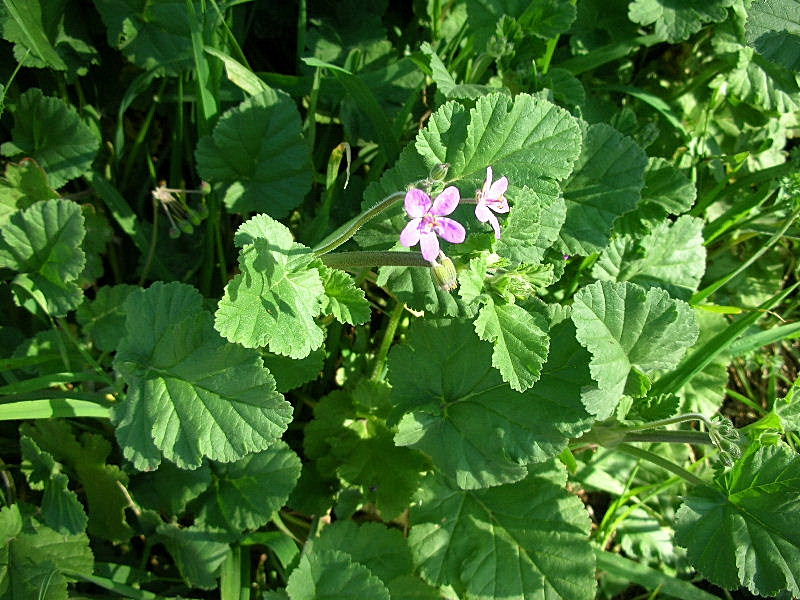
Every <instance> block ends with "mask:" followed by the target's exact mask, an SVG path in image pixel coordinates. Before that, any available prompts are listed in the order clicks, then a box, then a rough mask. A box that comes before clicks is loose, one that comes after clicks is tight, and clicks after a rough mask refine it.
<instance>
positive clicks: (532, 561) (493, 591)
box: [409, 461, 595, 600]
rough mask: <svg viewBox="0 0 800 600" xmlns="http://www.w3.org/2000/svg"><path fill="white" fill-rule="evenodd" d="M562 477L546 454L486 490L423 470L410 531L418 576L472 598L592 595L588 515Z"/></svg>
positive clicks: (567, 599) (583, 599)
mask: <svg viewBox="0 0 800 600" xmlns="http://www.w3.org/2000/svg"><path fill="white" fill-rule="evenodd" d="M565 482H566V477H565V474H564V471H563V468H560V467H558V466H557V465H556V464H554V463H553V462H552V461H551V462H547V463H542V464H538V465H535V466H531V468H530V473H529V474H528V475H527V477H525V478H524V479H523V480H521V481H519V482H517V483H511V484H506V485H501V486H498V487H494V488H491V489H488V490H462V489H458V488H457V487H455V486H453V485H452V484H451V483H450V482H449V481H448V479H447V478H446V477H444V476H442V474H437V475H429V476H428V477H426V479H425V481H424V483H423V487H422V489H421V490H420V492H419V494H418V501H417V503H416V506H415V507H414V508H413V509H412V513H411V521H412V523H413V526H412V527H411V533H410V534H409V545H410V546H411V551H412V553H413V556H414V561H415V563H417V565H418V566H419V569H420V573H421V575H422V577H423V578H424V579H425V580H426V581H428V582H429V583H430V584H432V585H452V586H453V587H454V588H455V589H456V591H457V592H458V594H459V597H462V598H466V599H470V600H472V599H475V600H484V599H486V600H488V599H490V598H536V599H539V600H544V599H545V598H548V599H554V600H555V599H563V600H590V599H592V598H594V593H595V580H594V571H595V560H594V554H593V552H592V547H591V545H590V544H589V540H588V535H589V529H590V521H589V517H588V515H587V514H586V511H585V510H584V508H583V504H582V503H581V501H580V500H579V499H578V498H577V497H576V496H574V495H572V494H570V493H569V492H568V491H566V490H565V489H564V484H565Z"/></svg>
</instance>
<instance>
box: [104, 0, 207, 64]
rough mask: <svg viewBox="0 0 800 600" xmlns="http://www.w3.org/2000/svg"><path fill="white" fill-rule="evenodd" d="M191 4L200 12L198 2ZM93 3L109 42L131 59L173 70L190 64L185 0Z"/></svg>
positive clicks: (191, 60) (188, 28) (189, 33)
mask: <svg viewBox="0 0 800 600" xmlns="http://www.w3.org/2000/svg"><path fill="white" fill-rule="evenodd" d="M193 4H194V11H195V14H196V15H198V16H202V15H203V14H204V11H203V10H202V8H201V3H200V2H198V1H197V0H194V1H193ZM94 5H95V6H96V7H97V12H99V13H100V17H101V18H102V19H103V23H104V24H105V26H106V30H107V31H106V33H107V36H108V43H109V45H110V46H112V47H114V48H118V49H119V50H120V51H121V52H122V53H123V54H124V55H125V56H126V58H127V59H128V60H130V61H131V62H132V63H135V64H137V65H139V66H140V67H142V68H143V69H145V70H150V69H161V70H164V71H167V72H168V73H173V74H174V73H179V72H180V71H181V70H183V69H186V68H189V67H191V66H192V65H193V59H192V40H191V37H190V35H191V32H190V21H189V18H190V17H189V13H188V11H187V10H186V0H159V1H158V2H151V1H149V0H95V3H94ZM209 12H210V13H211V14H213V12H211V11H209Z"/></svg>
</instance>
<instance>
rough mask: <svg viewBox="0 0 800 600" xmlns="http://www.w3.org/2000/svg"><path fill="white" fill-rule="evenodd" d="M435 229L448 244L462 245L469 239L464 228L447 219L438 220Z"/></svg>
mask: <svg viewBox="0 0 800 600" xmlns="http://www.w3.org/2000/svg"><path fill="white" fill-rule="evenodd" d="M433 228H434V229H435V230H436V233H438V234H439V235H440V236H442V237H443V238H444V239H446V240H447V241H448V242H452V243H454V244H460V243H461V242H463V241H464V239H465V238H466V237H467V231H466V229H464V226H463V225H462V224H461V223H459V222H458V221H454V220H453V219H448V218H447V217H445V218H443V219H436V225H434V226H433Z"/></svg>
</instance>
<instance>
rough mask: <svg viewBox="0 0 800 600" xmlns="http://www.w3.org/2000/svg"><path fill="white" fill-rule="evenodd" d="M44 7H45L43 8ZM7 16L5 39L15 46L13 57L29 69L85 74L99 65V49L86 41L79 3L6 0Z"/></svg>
mask: <svg viewBox="0 0 800 600" xmlns="http://www.w3.org/2000/svg"><path fill="white" fill-rule="evenodd" d="M42 4H44V6H42ZM4 5H5V9H6V10H7V11H8V16H7V17H6V18H5V22H4V23H3V37H4V38H5V39H6V40H8V41H9V42H12V43H14V57H15V58H16V59H17V61H18V62H19V63H20V64H24V65H25V66H26V67H35V68H40V69H42V68H47V69H55V70H58V71H69V72H70V74H71V75H73V76H74V74H78V75H85V74H86V72H87V66H88V63H90V62H91V63H94V62H97V61H96V59H97V50H95V48H93V47H92V46H91V45H90V44H89V43H88V42H87V41H86V38H88V37H89V36H88V35H87V31H86V21H85V20H84V19H82V18H81V16H82V15H81V13H80V8H81V7H80V4H78V3H77V2H72V1H71V0H48V1H47V2H45V3H42V1H41V0H24V1H23V2H20V1H19V0H5V2H4Z"/></svg>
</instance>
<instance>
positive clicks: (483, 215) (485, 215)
mask: <svg viewBox="0 0 800 600" xmlns="http://www.w3.org/2000/svg"><path fill="white" fill-rule="evenodd" d="M475 216H476V217H478V221H480V222H481V223H486V221H488V220H489V219H491V218H492V211H490V210H489V207H488V206H486V204H484V203H483V202H479V203H478V205H477V206H476V207H475Z"/></svg>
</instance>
